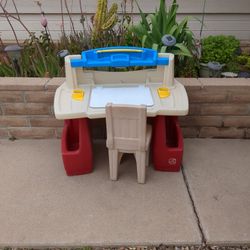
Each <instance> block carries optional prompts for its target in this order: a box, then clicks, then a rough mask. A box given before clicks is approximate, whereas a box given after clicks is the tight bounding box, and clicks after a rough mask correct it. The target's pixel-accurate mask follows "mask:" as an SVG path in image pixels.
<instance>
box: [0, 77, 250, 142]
mask: <svg viewBox="0 0 250 250" xmlns="http://www.w3.org/2000/svg"><path fill="white" fill-rule="evenodd" d="M177 79H178V80H179V81H180V82H181V83H182V84H183V85H184V86H185V88H186V90H187V93H188V96H189V101H190V109H189V115H188V116H186V117H180V118H179V120H180V124H181V127H182V131H183V134H184V137H189V138H250V79H244V78H232V79H230V78H198V79H196V78H177ZM64 80H65V79H64V78H22V77H20V78H14V77H13V78H12V77H10V78H8V77H0V138H10V139H22V138H29V139H35V138H39V139H47V138H60V137H61V132H62V127H63V121H59V120H56V119H55V117H54V113H53V99H54V93H55V90H56V88H57V87H58V86H60V85H61V84H62V83H63V82H64ZM91 127H92V128H93V129H92V133H93V136H94V137H95V138H104V137H105V121H104V119H96V120H91Z"/></svg>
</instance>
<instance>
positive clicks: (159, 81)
mask: <svg viewBox="0 0 250 250" xmlns="http://www.w3.org/2000/svg"><path fill="white" fill-rule="evenodd" d="M158 55H159V56H160V57H167V58H169V65H163V66H157V67H156V69H144V70H138V71H128V72H107V71H94V70H88V69H83V68H72V67H71V64H70V60H71V59H73V58H81V55H69V56H66V57H65V72H66V81H65V83H64V84H62V85H61V86H60V87H59V88H58V89H57V90H56V94H55V99H54V111H55V116H56V118H57V119H73V118H82V117H88V118H92V119H94V118H104V117H105V108H100V109H99V108H98V109H97V108H90V107H89V101H90V95H91V89H92V88H94V87H95V86H96V85H99V86H100V85H105V86H118V85H119V86H121V85H122V86H131V85H140V84H143V85H146V86H148V87H150V90H151V94H152V97H153V100H154V105H153V106H152V107H148V108H147V116H156V115H186V114H187V113H188V97H187V93H186V91H185V88H184V87H183V85H182V84H180V83H179V82H178V81H176V80H175V79H174V55H173V54H170V53H159V54H158ZM159 87H166V88H168V89H169V90H170V96H169V97H167V98H160V97H159V95H158V92H157V90H158V88H159ZM74 89H82V90H83V91H84V98H83V100H82V101H79V100H78V101H77V100H73V99H72V91H73V90H74Z"/></svg>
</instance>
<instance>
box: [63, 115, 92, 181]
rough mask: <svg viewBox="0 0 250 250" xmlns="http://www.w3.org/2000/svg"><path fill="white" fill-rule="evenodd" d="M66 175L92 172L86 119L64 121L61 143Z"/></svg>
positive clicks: (90, 145) (90, 147) (90, 148)
mask: <svg viewBox="0 0 250 250" xmlns="http://www.w3.org/2000/svg"><path fill="white" fill-rule="evenodd" d="M61 149H62V158H63V163H64V168H65V170H66V173H67V175H69V176H72V175H81V174H87V173H90V172H91V171H92V170H93V156H92V143H91V138H90V133H89V126H88V119H87V118H82V119H74V120H65V121H64V128H63V133H62V141H61Z"/></svg>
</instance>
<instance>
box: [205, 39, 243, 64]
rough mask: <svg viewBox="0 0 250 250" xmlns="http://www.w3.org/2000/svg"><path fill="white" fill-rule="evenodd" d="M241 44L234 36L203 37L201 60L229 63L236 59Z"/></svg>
mask: <svg viewBox="0 0 250 250" xmlns="http://www.w3.org/2000/svg"><path fill="white" fill-rule="evenodd" d="M239 45H240V42H239V40H237V39H236V38H235V37H233V36H224V35H219V36H208V37H206V38H204V39H202V52H201V62H204V63H208V62H213V61H215V62H219V63H229V62H230V61H232V60H234V59H235V57H236V51H237V49H238V48H239Z"/></svg>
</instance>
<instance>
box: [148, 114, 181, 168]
mask: <svg viewBox="0 0 250 250" xmlns="http://www.w3.org/2000/svg"><path fill="white" fill-rule="evenodd" d="M152 139H153V140H152V156H153V164H154V168H155V169H156V170H159V171H169V172H177V171H179V170H180V167H181V162H182V155H183V136H182V132H181V128H180V126H179V124H178V118H177V117H174V116H157V117H155V118H154V122H153V138H152Z"/></svg>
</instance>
